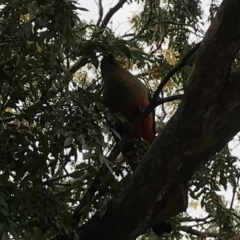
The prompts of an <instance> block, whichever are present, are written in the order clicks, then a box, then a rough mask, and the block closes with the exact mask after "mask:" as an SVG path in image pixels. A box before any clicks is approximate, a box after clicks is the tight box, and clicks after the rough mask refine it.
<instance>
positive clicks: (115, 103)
mask: <svg viewBox="0 0 240 240" xmlns="http://www.w3.org/2000/svg"><path fill="white" fill-rule="evenodd" d="M101 73H102V77H103V81H104V91H103V102H104V103H105V104H106V106H108V107H109V109H110V111H112V112H115V113H120V114H121V115H122V116H123V117H124V118H125V119H126V120H127V121H128V122H129V123H131V121H132V120H133V119H134V117H136V115H137V114H138V112H139V110H141V109H144V108H146V107H147V106H148V104H149V99H148V91H147V88H146V87H145V85H144V84H143V83H142V82H141V81H140V80H139V79H138V78H136V77H135V76H134V75H132V74H131V73H130V72H129V71H128V70H126V69H124V68H123V67H122V66H121V64H120V63H118V62H117V61H116V60H115V58H114V56H113V55H111V54H109V55H108V56H107V57H104V58H103V60H102V62H101ZM133 138H136V139H140V138H143V139H144V140H146V141H148V142H149V143H151V142H153V140H154V118H153V114H152V113H150V114H149V115H148V116H147V117H145V118H144V120H143V121H142V123H141V124H140V125H139V126H138V127H137V129H136V130H135V131H134V132H133ZM126 148H127V151H128V150H129V149H128V148H129V145H128V146H126V147H125V150H126ZM123 152H124V150H123ZM152 229H153V231H154V232H155V234H156V235H157V236H159V237H160V236H162V235H163V234H164V233H170V232H171V231H172V230H171V224H170V223H168V222H166V221H163V222H161V223H160V224H157V225H156V226H153V227H152Z"/></svg>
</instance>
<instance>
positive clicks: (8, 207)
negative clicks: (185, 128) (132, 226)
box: [0, 0, 239, 239]
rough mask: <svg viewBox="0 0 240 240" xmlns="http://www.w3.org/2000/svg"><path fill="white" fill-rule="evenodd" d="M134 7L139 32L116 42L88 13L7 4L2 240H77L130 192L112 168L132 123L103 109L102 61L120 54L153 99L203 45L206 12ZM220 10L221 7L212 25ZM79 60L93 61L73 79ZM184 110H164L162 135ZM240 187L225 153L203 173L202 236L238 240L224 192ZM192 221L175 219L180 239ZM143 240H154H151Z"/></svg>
mask: <svg viewBox="0 0 240 240" xmlns="http://www.w3.org/2000/svg"><path fill="white" fill-rule="evenodd" d="M123 2H124V1H123ZM132 2H133V1H129V6H131V3H132ZM136 2H137V3H138V4H139V5H141V6H142V10H141V11H140V12H139V13H137V14H135V15H134V16H131V19H130V23H131V24H132V32H131V33H126V34H122V35H121V36H117V35H116V34H115V32H114V31H113V30H112V29H111V28H107V26H104V27H101V26H102V25H100V24H95V23H92V22H88V21H86V20H85V19H81V15H79V12H80V13H81V12H82V11H90V9H87V8H86V7H85V6H84V3H83V4H82V5H79V4H78V2H77V1H73V0H71V1H70V0H58V1H56V0H48V1H45V0H35V1H32V0H24V1H20V0H14V1H9V0H5V1H1V4H2V5H1V10H0V11H1V15H0V32H1V34H0V46H1V52H0V55H1V58H0V59H1V60H0V84H1V88H0V108H1V111H0V159H1V160H0V183H1V184H0V188H1V191H0V234H1V237H2V239H52V238H53V237H55V236H57V235H58V234H60V235H61V234H62V235H64V236H66V239H67V238H68V239H79V235H78V234H79V233H78V226H79V225H82V224H84V223H85V222H86V220H88V219H89V218H90V217H91V216H92V214H93V213H95V212H96V211H100V215H101V214H103V213H104V212H105V211H106V208H105V206H106V205H105V204H106V202H107V201H108V200H109V199H111V198H113V197H114V196H116V195H117V194H118V193H119V192H120V191H121V190H122V189H123V188H124V187H125V186H126V185H127V183H128V180H129V178H130V177H131V175H132V172H131V169H130V167H129V166H128V164H127V163H126V162H122V160H120V161H110V160H109V158H108V156H109V154H110V153H111V151H112V149H113V147H114V145H115V142H116V140H118V139H119V138H120V136H119V134H118V133H117V132H116V131H115V130H114V129H113V127H112V124H113V123H115V122H118V121H123V122H124V119H122V118H121V116H118V115H116V114H115V115H113V114H111V113H109V111H108V109H107V108H106V107H105V106H103V104H102V103H101V93H102V87H103V86H102V82H101V77H100V75H99V72H98V70H97V68H98V65H99V61H100V59H101V56H102V55H104V54H106V53H108V52H111V53H113V54H115V55H116V56H117V59H118V60H119V61H120V62H121V63H122V64H123V65H125V67H127V68H129V69H131V70H136V69H137V75H138V77H139V78H140V79H141V80H142V81H144V82H145V83H146V85H147V86H148V87H149V90H150V92H151V93H153V92H154V91H155V90H156V88H157V86H158V85H159V83H160V82H161V80H162V78H163V77H164V76H165V75H166V74H167V73H168V72H169V70H170V69H172V67H173V66H174V65H175V64H176V63H177V61H179V60H181V58H182V57H183V56H184V54H185V53H186V52H187V51H188V50H189V49H190V47H191V44H190V43H189V40H190V35H191V34H195V36H197V35H198V34H200V33H202V32H201V28H200V26H199V19H201V18H202V11H203V10H202V9H201V6H200V3H201V2H200V1H198V0H194V1H187V2H186V1H178V0H169V1H160V0H158V1H150V0H148V1H136ZM106 10H107V9H106ZM216 10H217V5H216V3H215V1H213V2H212V5H211V14H214V12H215V11H216ZM119 11H121V9H120V10H119ZM79 16H80V17H79ZM100 20H102V22H104V20H105V19H100ZM100 22H101V21H100ZM107 23H108V22H106V24H107ZM79 57H80V58H81V57H85V58H86V59H87V60H86V61H85V62H84V63H85V64H86V63H87V65H86V66H84V67H82V68H81V69H80V70H79V71H77V72H74V74H73V75H71V74H70V72H71V71H70V70H71V68H70V65H72V64H73V63H74V62H75V61H76V60H77V59H79ZM192 63H193V59H190V60H189V62H188V65H187V66H185V68H184V69H182V70H181V71H179V72H178V73H177V74H176V75H174V76H173V77H172V79H171V81H169V82H168V83H167V84H166V85H165V87H164V88H163V90H162V92H161V96H162V97H168V96H172V95H174V94H175V93H179V92H180V93H183V92H184V86H185V85H186V84H187V80H188V76H189V71H190V70H191V66H192ZM83 65H84V64H83ZM83 65H82V66H83ZM69 68H70V70H69ZM177 103H178V101H174V102H170V103H165V104H164V105H162V106H160V107H158V108H157V111H156V120H157V122H156V129H157V133H159V132H160V131H161V129H162V128H163V127H164V125H165V124H166V122H167V121H168V119H169V118H170V117H171V115H172V114H173V113H174V111H175V110H176V108H177ZM136 144H140V145H136V146H137V148H142V147H139V146H144V147H146V144H145V143H142V142H141V143H136ZM144 147H143V148H142V149H144V151H145V148H144ZM143 154H144V153H142V152H140V153H139V156H140V157H139V158H141V157H142V155H143ZM238 179H239V176H238V165H237V158H235V157H232V156H231V153H230V152H229V151H228V148H227V147H226V149H223V150H222V152H220V153H218V154H217V155H216V156H215V158H214V159H212V161H211V162H210V163H208V165H206V166H204V167H203V168H202V169H201V170H200V171H199V172H198V173H196V175H195V178H194V179H193V180H192V182H191V188H190V193H189V195H190V197H191V198H192V199H194V200H196V201H198V204H200V205H201V207H202V208H203V209H204V211H205V213H206V214H207V216H208V217H207V218H206V221H205V220H203V221H201V224H199V223H198V222H197V224H196V227H198V228H200V229H201V230H206V229H208V231H210V232H214V233H216V234H219V236H221V237H224V238H225V239H226V238H227V237H231V236H233V235H234V234H235V233H236V229H237V227H238V226H239V218H238V216H237V211H238V209H236V208H235V206H236V203H235V204H230V207H228V205H229V204H228V202H227V201H225V200H224V199H222V198H221V196H220V195H219V194H218V192H219V190H220V189H225V190H227V189H231V190H233V192H234V191H235V192H236V191H237V183H238ZM234 194H235V193H234ZM199 199H200V200H199ZM233 199H234V198H233ZM186 219H187V220H186ZM192 220H193V218H192V217H191V216H190V215H187V214H182V215H179V216H176V217H175V218H174V219H172V220H171V221H172V223H173V225H174V226H175V228H174V231H173V233H172V237H171V239H181V235H182V234H184V232H185V233H186V232H187V231H186V228H184V227H186V226H188V225H189V222H191V221H192ZM195 235H196V234H195ZM144 238H145V239H154V238H156V236H154V234H153V233H152V232H151V231H150V230H149V232H148V233H147V234H146V235H145V236H142V239H144ZM166 238H167V237H166ZM189 238H191V239H195V237H194V236H190V237H189Z"/></svg>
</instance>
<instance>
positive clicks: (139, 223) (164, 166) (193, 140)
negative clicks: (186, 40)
mask: <svg viewBox="0 0 240 240" xmlns="http://www.w3.org/2000/svg"><path fill="white" fill-rule="evenodd" d="M239 43H240V1H239V0H224V1H223V3H222V5H221V7H220V8H219V11H218V14H217V16H216V17H215V19H214V20H213V22H212V24H211V26H210V28H209V30H208V32H207V34H206V36H205V38H204V40H203V42H202V43H201V46H200V48H199V51H198V54H197V58H196V61H195V68H194V70H193V73H192V76H191V79H190V83H189V85H188V87H187V89H186V94H185V96H184V97H183V100H182V103H181V104H180V106H179V109H178V110H177V112H176V113H175V114H174V116H173V117H172V118H171V120H170V121H169V122H168V124H167V126H166V127H165V129H164V130H163V132H162V133H161V134H160V135H159V136H158V137H157V138H156V140H155V141H154V143H153V144H152V146H151V147H150V149H149V151H148V152H147V154H146V156H145V157H144V159H143V161H142V162H141V163H140V165H139V166H138V168H137V170H136V171H135V173H134V175H133V177H132V179H131V181H130V183H129V185H128V186H127V187H126V189H125V190H124V191H123V192H122V193H121V194H120V195H119V196H118V197H117V198H116V199H114V200H112V201H110V202H109V203H108V205H107V211H106V212H105V214H103V216H101V218H100V216H98V214H96V215H95V216H94V217H92V219H91V220H90V221H89V222H88V223H87V224H86V225H84V226H83V228H82V229H81V231H80V235H81V239H82V240H86V239H91V240H95V239H105V240H108V239H109V240H110V239H115V240H123V239H124V240H127V239H135V238H136V237H137V236H138V235H139V234H141V233H143V232H144V231H145V230H146V229H147V228H149V227H150V226H153V224H155V223H157V222H161V221H163V220H165V219H167V218H169V217H171V216H174V215H176V214H178V213H179V212H180V211H183V210H184V206H185V204H184V201H185V200H184V197H181V194H182V195H185V194H184V193H183V192H185V191H186V190H187V187H186V186H187V185H186V182H187V181H188V180H189V179H190V178H191V177H192V176H193V174H194V172H196V170H197V169H198V168H199V167H200V166H201V165H202V164H204V163H205V162H206V161H208V160H209V159H210V158H211V157H212V156H213V155H214V154H215V153H216V152H217V151H219V150H220V149H221V148H222V147H223V146H224V145H225V144H226V143H227V142H228V141H229V140H231V139H232V137H233V136H234V135H235V134H236V133H237V132H238V131H239V130H240V121H239V119H240V77H239V76H240V74H239V70H238V69H236V70H234V71H233V72H232V75H231V76H230V68H231V64H232V62H233V60H234V57H235V56H236V54H237V52H238V51H239ZM180 199H182V201H181V202H179V201H177V200H180ZM179 205H182V207H179Z"/></svg>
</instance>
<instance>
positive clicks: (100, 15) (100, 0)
mask: <svg viewBox="0 0 240 240" xmlns="http://www.w3.org/2000/svg"><path fill="white" fill-rule="evenodd" d="M98 11H99V18H98V21H97V27H99V25H100V23H101V21H102V17H103V5H102V0H98Z"/></svg>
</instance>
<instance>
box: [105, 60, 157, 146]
mask: <svg viewBox="0 0 240 240" xmlns="http://www.w3.org/2000/svg"><path fill="white" fill-rule="evenodd" d="M101 73H102V77H103V81H104V91H103V102H104V103H105V104H106V106H108V107H109V109H110V111H112V112H116V113H120V114H121V115H122V116H123V117H124V118H125V119H126V120H127V121H128V122H129V123H131V121H132V120H133V119H134V117H136V115H137V114H138V113H139V111H140V110H143V109H144V108H146V107H147V106H148V104H149V100H148V91H147V88H146V87H145V85H144V84H143V83H142V82H141V81H140V80H138V79H137V78H136V77H135V76H134V75H132V74H131V73H130V72H129V71H127V70H126V69H124V68H123V67H122V66H121V64H120V63H118V62H117V61H116V60H115V59H114V57H113V56H112V55H109V56H108V57H104V58H103V60H102V62H101ZM133 138H136V139H139V138H143V139H144V140H146V141H148V142H150V143H151V142H152V141H153V139H154V131H153V114H152V113H151V114H149V115H148V116H147V117H146V118H145V119H144V120H143V121H142V123H141V125H140V126H139V127H138V128H137V129H136V130H135V131H134V132H133Z"/></svg>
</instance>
